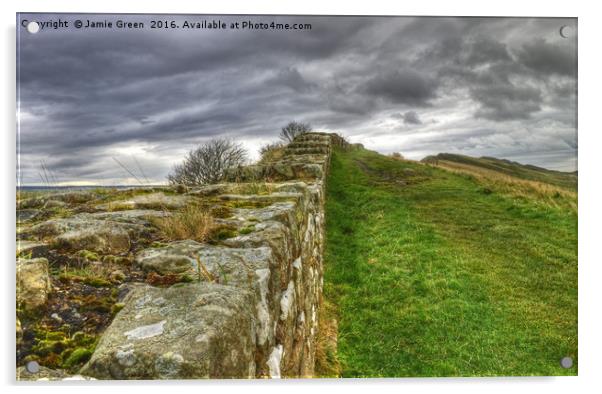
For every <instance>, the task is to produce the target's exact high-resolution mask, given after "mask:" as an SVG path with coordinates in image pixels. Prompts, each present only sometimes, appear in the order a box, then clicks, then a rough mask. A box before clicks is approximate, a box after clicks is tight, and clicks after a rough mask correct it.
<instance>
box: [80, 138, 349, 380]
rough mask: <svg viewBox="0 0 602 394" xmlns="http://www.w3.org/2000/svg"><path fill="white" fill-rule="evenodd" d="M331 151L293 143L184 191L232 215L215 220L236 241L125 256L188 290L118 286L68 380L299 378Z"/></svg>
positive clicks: (307, 346) (305, 372)
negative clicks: (109, 316)
mask: <svg viewBox="0 0 602 394" xmlns="http://www.w3.org/2000/svg"><path fill="white" fill-rule="evenodd" d="M342 143H343V141H342V140H340V139H339V137H337V136H335V135H330V134H321V133H309V134H305V135H302V136H300V137H298V138H296V139H295V141H294V142H293V143H291V144H289V145H288V146H287V148H286V151H285V154H284V156H283V157H282V158H281V159H280V160H278V161H275V162H271V163H263V164H261V165H253V166H247V167H243V168H239V169H236V170H234V171H231V173H229V174H228V179H229V180H230V181H232V183H225V184H220V185H211V186H205V187H200V188H197V189H193V190H190V191H189V192H188V193H187V194H186V196H187V197H190V198H194V199H211V200H212V201H220V202H227V203H229V204H230V206H232V207H234V208H233V215H232V216H230V217H228V218H224V219H222V221H223V222H224V223H227V224H228V225H230V226H234V227H235V228H236V229H238V230H239V231H238V233H237V234H238V235H237V236H235V237H230V238H227V239H224V240H223V241H222V242H220V243H219V244H217V245H210V244H204V243H198V242H195V241H191V240H184V241H175V242H170V243H169V244H167V245H164V246H162V247H153V248H146V249H144V250H141V251H139V252H137V253H136V258H135V264H137V265H138V266H139V267H141V268H142V269H144V270H146V271H148V270H151V271H156V272H159V273H161V274H166V273H170V272H175V273H188V274H190V276H191V277H193V278H195V279H198V280H194V281H192V282H191V283H177V284H174V285H172V286H169V287H155V286H151V285H149V284H146V283H128V284H124V285H122V288H121V289H120V292H121V293H122V298H123V299H122V302H123V304H124V307H123V309H122V310H121V311H120V312H119V313H118V314H117V315H116V316H115V318H114V320H113V321H112V323H111V324H110V326H109V327H108V328H107V329H106V331H105V332H104V334H103V335H102V337H101V339H100V341H99V343H98V345H97V347H96V350H95V352H94V353H93V355H92V357H91V359H90V360H89V362H88V363H87V364H86V365H85V366H84V367H83V368H82V369H81V371H79V372H80V373H81V374H82V375H84V376H91V377H94V378H98V379H197V378H254V377H272V378H276V377H311V376H312V375H313V373H314V357H315V350H316V349H315V347H316V335H317V330H318V309H319V308H320V299H321V293H322V272H323V262H322V249H323V243H324V182H325V176H326V174H327V171H328V164H329V159H330V152H331V149H332V148H333V146H334V145H336V144H342ZM258 181H261V182H265V181H267V182H268V183H265V184H262V187H264V189H266V190H267V191H264V192H263V193H256V194H253V193H252V192H251V193H249V187H245V185H247V186H250V188H251V189H252V188H253V187H256V185H254V182H258ZM241 182H242V183H241ZM243 189H244V190H245V192H244V193H243V192H242V191H241V190H243ZM249 228H250V229H251V230H245V231H243V230H242V229H249Z"/></svg>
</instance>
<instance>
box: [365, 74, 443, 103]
mask: <svg viewBox="0 0 602 394" xmlns="http://www.w3.org/2000/svg"><path fill="white" fill-rule="evenodd" d="M436 89H437V86H436V83H435V81H434V80H433V79H431V78H429V77H428V76H425V75H422V74H420V73H419V72H417V71H415V70H411V69H403V70H391V71H388V72H385V73H382V74H379V75H377V76H375V77H373V78H372V79H370V80H368V81H367V82H366V85H365V87H364V90H365V92H366V93H367V94H371V95H373V96H377V97H381V98H384V99H386V100H390V101H391V102H393V103H396V104H409V105H428V103H429V100H430V99H432V98H434V97H435V92H436Z"/></svg>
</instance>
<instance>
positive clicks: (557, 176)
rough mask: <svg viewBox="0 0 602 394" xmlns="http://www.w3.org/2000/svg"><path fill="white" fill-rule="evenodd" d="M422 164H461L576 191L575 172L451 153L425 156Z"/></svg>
mask: <svg viewBox="0 0 602 394" xmlns="http://www.w3.org/2000/svg"><path fill="white" fill-rule="evenodd" d="M422 161H423V162H424V163H431V164H439V165H445V164H452V163H454V164H461V165H465V166H471V167H476V168H481V169H486V170H493V171H498V172H500V173H502V174H505V175H509V176H512V177H516V178H520V179H525V180H530V181H537V182H544V183H548V184H551V185H555V186H560V187H563V188H566V189H569V190H576V189H577V174H576V172H562V171H553V170H548V169H546V168H541V167H537V166H533V165H530V164H521V163H517V162H515V161H510V160H505V159H496V158H495V157H486V156H483V157H479V158H476V157H470V156H464V155H457V154H452V153H439V154H438V155H436V156H427V157H425V158H424V159H422Z"/></svg>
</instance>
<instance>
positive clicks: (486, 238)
mask: <svg viewBox="0 0 602 394" xmlns="http://www.w3.org/2000/svg"><path fill="white" fill-rule="evenodd" d="M326 241H327V242H326V261H325V264H326V266H325V267H326V271H325V290H324V291H325V293H324V297H325V299H326V300H327V301H329V302H331V303H333V304H334V305H335V309H336V312H335V313H336V315H337V318H338V320H339V330H338V331H339V338H338V358H339V360H340V362H341V365H342V375H343V376H344V377H360V376H370V377H377V376H384V377H386V376H391V377H392V376H460V375H461V376H500V375H574V374H576V373H577V367H576V365H575V366H574V367H573V368H571V369H568V370H567V369H563V368H561V367H560V365H559V360H560V359H561V358H562V357H563V356H567V355H568V356H572V357H573V358H574V359H575V360H576V358H577V217H576V214H575V213H574V212H569V211H562V210H559V209H557V208H551V207H548V206H546V205H544V204H540V203H538V201H533V200H525V199H516V198H511V197H509V196H504V195H500V194H497V193H490V192H489V191H488V190H486V189H483V188H482V186H481V185H479V184H478V183H477V181H475V180H474V178H471V177H469V176H463V175H458V174H454V173H450V172H447V171H444V170H441V169H437V168H433V167H429V166H424V165H421V164H419V163H412V162H405V161H396V160H393V159H390V158H387V157H384V156H381V155H378V154H375V153H372V152H369V151H365V150H358V151H351V152H336V153H335V154H334V155H333V158H332V164H331V172H330V175H329V179H328V188H327V198H326Z"/></svg>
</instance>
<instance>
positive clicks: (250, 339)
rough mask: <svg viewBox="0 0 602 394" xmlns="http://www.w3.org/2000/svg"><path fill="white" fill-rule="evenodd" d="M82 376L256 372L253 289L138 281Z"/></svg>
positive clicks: (156, 376) (205, 375)
mask: <svg viewBox="0 0 602 394" xmlns="http://www.w3.org/2000/svg"><path fill="white" fill-rule="evenodd" d="M124 302H125V307H124V308H123V310H121V312H119V314H118V315H117V317H116V318H115V320H114V321H113V323H112V324H111V326H110V327H109V328H108V329H107V331H106V332H105V333H104V335H103V336H102V339H101V340H100V342H99V344H98V346H97V348H96V351H95V352H94V354H93V356H92V358H91V359H90V361H89V362H88V363H87V364H86V365H85V366H84V367H83V368H82V370H81V371H80V373H81V374H83V375H87V376H93V377H95V378H98V379H198V378H250V377H255V371H256V369H255V348H256V347H255V341H256V335H255V328H256V322H255V317H254V315H255V305H254V297H253V293H252V292H251V291H245V290H243V289H241V288H236V287H233V286H226V285H218V284H213V283H191V284H186V285H181V286H174V287H171V288H155V287H151V286H139V287H136V288H135V289H134V290H132V291H131V292H130V293H129V294H128V295H127V296H126V298H125V299H124Z"/></svg>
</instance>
